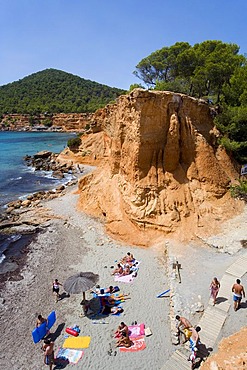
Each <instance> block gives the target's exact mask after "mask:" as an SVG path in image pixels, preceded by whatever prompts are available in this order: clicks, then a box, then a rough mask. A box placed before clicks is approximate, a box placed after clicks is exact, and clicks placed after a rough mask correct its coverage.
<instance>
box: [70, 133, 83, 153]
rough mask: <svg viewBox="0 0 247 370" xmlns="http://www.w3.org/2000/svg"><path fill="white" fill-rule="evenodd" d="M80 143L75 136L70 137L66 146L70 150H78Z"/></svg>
mask: <svg viewBox="0 0 247 370" xmlns="http://www.w3.org/2000/svg"><path fill="white" fill-rule="evenodd" d="M80 145H81V139H80V138H79V137H78V136H77V137H74V138H72V139H69V140H68V143H67V146H68V147H69V149H70V150H72V151H73V150H78V148H79V146H80Z"/></svg>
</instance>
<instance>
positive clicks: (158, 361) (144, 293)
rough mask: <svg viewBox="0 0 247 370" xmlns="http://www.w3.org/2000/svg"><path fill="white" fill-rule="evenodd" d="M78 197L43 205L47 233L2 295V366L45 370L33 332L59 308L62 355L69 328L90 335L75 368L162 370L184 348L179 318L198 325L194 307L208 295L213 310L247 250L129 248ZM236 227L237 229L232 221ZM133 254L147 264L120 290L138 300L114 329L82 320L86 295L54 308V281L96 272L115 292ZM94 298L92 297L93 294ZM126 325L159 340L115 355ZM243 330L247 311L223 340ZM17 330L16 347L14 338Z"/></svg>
mask: <svg viewBox="0 0 247 370" xmlns="http://www.w3.org/2000/svg"><path fill="white" fill-rule="evenodd" d="M85 174H86V173H85V172H84V173H83V175H85ZM76 190H77V186H72V187H68V188H66V189H65V194H63V195H62V194H61V196H59V197H56V198H54V199H52V200H42V201H41V203H42V206H43V207H45V209H46V210H49V212H51V214H52V215H53V216H52V217H51V219H50V221H49V222H48V223H47V226H46V228H45V229H44V232H43V233H40V234H38V235H37V238H36V240H35V241H33V242H31V244H30V246H29V251H28V253H27V255H26V256H25V257H26V261H25V263H24V266H23V268H22V270H21V271H20V276H21V277H22V279H21V280H17V281H7V282H6V285H5V289H4V290H3V291H2V293H1V297H0V313H1V321H2V322H1V327H2V328H3V335H2V338H1V345H2V348H3V351H2V353H1V354H0V363H2V364H3V366H5V368H6V369H7V368H8V366H10V365H11V369H13V370H24V369H25V370H26V369H27V368H29V367H30V366H31V367H32V369H33V370H40V369H43V368H44V369H45V368H46V367H45V365H43V354H42V353H41V351H40V345H39V344H37V345H34V344H33V343H32V339H31V331H32V329H33V328H34V324H35V320H36V317H37V315H38V314H40V313H41V314H42V315H44V316H47V315H48V314H49V312H51V311H52V310H54V309H55V310H56V313H57V323H56V324H55V326H54V328H52V331H53V332H54V331H56V328H58V327H60V328H62V329H61V332H60V335H59V336H58V338H57V339H56V341H55V348H56V350H55V353H56V351H57V348H58V347H60V346H61V345H62V343H63V341H64V329H65V327H67V326H70V325H74V324H78V325H79V326H80V328H81V330H82V334H81V335H90V336H91V344H90V347H89V348H88V349H86V350H85V351H84V352H85V354H84V356H83V358H82V360H81V361H79V362H78V364H76V365H73V368H74V369H81V367H84V368H87V369H92V370H94V369H95V368H101V369H108V370H109V368H114V367H116V366H117V367H118V368H119V369H124V368H126V367H127V366H128V367H129V362H130V360H131V364H132V365H131V366H133V368H136V369H149V368H152V369H154V370H159V369H161V368H162V366H163V365H164V364H165V362H166V361H167V360H168V358H169V357H170V355H171V354H172V353H173V351H175V350H176V349H177V348H179V346H173V345H172V330H173V328H174V315H175V314H181V315H184V316H186V317H188V318H189V319H190V320H191V321H192V323H193V324H196V323H197V322H198V320H199V318H200V316H201V313H200V312H194V311H195V310H194V307H192V306H195V305H196V303H198V296H199V295H200V296H201V299H200V300H199V301H200V302H201V303H202V304H203V306H206V305H207V304H208V296H209V290H208V285H209V284H210V279H211V278H212V276H214V275H217V276H218V277H219V278H221V276H222V275H223V272H224V270H225V269H226V268H227V267H228V266H229V265H230V264H232V262H233V261H234V260H236V259H237V258H238V257H239V255H241V253H242V251H243V249H242V250H240V251H238V252H236V253H235V254H233V255H229V254H226V253H222V252H220V251H219V250H217V249H212V248H210V247H209V246H208V245H205V243H202V241H195V240H194V241H191V242H190V243H187V244H183V243H179V242H177V241H175V240H173V239H172V238H170V237H169V238H168V237H164V241H163V242H162V243H161V242H160V243H159V244H155V245H152V246H150V247H149V248H141V247H136V246H131V245H126V244H125V243H122V242H118V241H116V240H114V239H112V238H111V237H110V236H109V235H107V234H106V233H105V230H104V225H103V224H102V222H100V221H99V220H98V219H95V218H92V217H90V216H87V215H86V214H84V213H83V212H79V211H78V210H77V206H76V204H77V200H78V194H76ZM237 222H240V220H239V219H238V220H237ZM234 227H236V225H235V224H234V221H232V228H233V229H234ZM228 232H230V230H229V226H228ZM129 250H130V251H132V252H133V254H134V256H136V258H137V259H139V260H141V265H140V271H139V273H138V276H137V278H136V280H135V281H134V283H133V284H128V285H127V284H123V283H120V284H119V285H120V287H121V292H123V293H129V292H130V294H131V295H130V296H131V300H129V301H127V302H125V303H124V304H123V308H124V313H123V314H122V315H121V316H120V317H113V316H112V317H108V318H107V321H108V322H109V324H108V325H93V324H92V322H91V320H89V319H87V318H80V317H79V313H80V312H81V306H80V301H81V296H80V295H79V296H76V295H73V296H71V297H70V298H69V299H68V298H64V299H63V300H62V301H59V302H58V303H57V304H56V303H55V302H54V298H53V297H52V294H51V283H52V281H53V280H54V278H58V279H59V281H61V282H62V283H63V282H64V280H65V279H66V278H67V277H68V276H70V275H72V274H73V273H75V272H76V271H93V272H95V273H99V275H100V281H99V283H100V285H101V286H108V285H110V284H112V283H114V280H113V279H112V277H111V276H110V273H111V270H110V266H111V265H114V264H115V260H117V259H120V258H121V257H122V256H123V255H124V254H125V253H126V252H127V251H129ZM192 256H193V257H192ZM175 260H178V261H179V262H180V263H181V264H182V270H181V278H182V281H181V283H179V282H178V280H177V278H176V276H174V270H173V268H172V264H173V263H174V261H175ZM201 261H203V264H201ZM105 266H107V267H106V268H105ZM199 271H200V273H199ZM198 274H199V275H198ZM244 284H247V281H246V283H245V282H244ZM245 286H247V285H245ZM168 288H171V289H172V290H171V296H170V298H169V297H167V298H164V299H157V298H156V295H157V294H159V293H161V292H162V291H165V290H166V289H168ZM61 292H62V290H61ZM87 298H90V295H89V294H88V293H87ZM27 303H28V304H27ZM122 320H123V321H126V323H127V324H128V325H130V324H131V322H132V321H138V323H141V322H144V323H145V324H146V326H147V327H150V329H151V330H152V333H153V335H152V336H151V337H148V338H146V339H145V341H146V345H147V348H146V349H145V350H144V351H141V352H137V353H135V354H128V353H120V352H119V351H118V350H117V351H116V355H114V354H115V349H114V344H115V341H114V339H113V337H112V333H113V331H114V329H116V327H117V326H118V324H119V322H120V321H122ZM10 323H11V324H10ZM242 325H245V310H244V309H243V310H240V311H239V313H238V316H237V315H234V313H233V312H232V311H231V312H230V313H229V319H228V321H227V322H226V324H225V327H224V331H223V334H222V335H224V336H228V335H230V334H232V333H233V332H235V331H237V330H238V329H239V328H240V327H241V326H242ZM13 330H14V333H15V336H14V338H15V339H14V340H13V336H12V334H11V333H12V331H13ZM215 349H216V348H214V350H215ZM14 352H15V358H13V353H14ZM109 352H110V353H111V355H109ZM23 353H26V354H27V355H23ZM132 355H133V356H132ZM119 364H121V365H119Z"/></svg>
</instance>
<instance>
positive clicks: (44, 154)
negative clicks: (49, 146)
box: [33, 150, 52, 159]
mask: <svg viewBox="0 0 247 370" xmlns="http://www.w3.org/2000/svg"><path fill="white" fill-rule="evenodd" d="M51 155H52V152H49V151H48V150H42V151H41V152H38V153H36V154H34V156H33V157H34V158H35V159H37V158H48V157H50V156H51Z"/></svg>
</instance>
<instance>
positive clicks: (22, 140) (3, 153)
mask: <svg viewBox="0 0 247 370" xmlns="http://www.w3.org/2000/svg"><path fill="white" fill-rule="evenodd" d="M72 136H74V134H68V133H58V132H49V133H48V132H10V131H4V132H0V180H1V181H0V211H1V208H2V206H4V205H5V204H6V203H8V202H10V201H11V200H15V199H17V198H19V197H23V196H25V195H27V194H30V193H33V192H36V191H40V190H46V189H51V188H53V187H54V186H56V185H57V184H58V180H57V179H54V178H52V177H51V174H49V173H44V172H41V171H35V172H34V170H33V169H32V168H30V167H27V166H26V164H25V161H24V160H23V157H24V156H25V155H27V154H28V155H33V154H35V153H37V152H39V151H41V150H49V151H52V152H54V153H59V152H61V151H62V150H63V149H64V147H66V145H67V141H68V139H69V138H70V137H72Z"/></svg>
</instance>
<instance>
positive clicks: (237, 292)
mask: <svg viewBox="0 0 247 370" xmlns="http://www.w3.org/2000/svg"><path fill="white" fill-rule="evenodd" d="M240 283H241V281H240V279H237V280H236V283H235V284H233V286H232V292H233V302H234V311H237V310H238V309H239V308H240V304H241V299H242V296H243V297H244V298H245V291H244V287H243V285H241V284H240Z"/></svg>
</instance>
